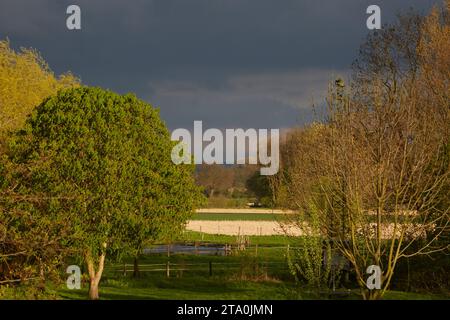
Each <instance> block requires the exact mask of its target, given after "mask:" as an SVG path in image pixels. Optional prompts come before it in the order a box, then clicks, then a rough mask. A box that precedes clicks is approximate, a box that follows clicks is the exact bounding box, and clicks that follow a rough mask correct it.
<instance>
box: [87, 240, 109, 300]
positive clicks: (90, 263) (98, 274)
mask: <svg viewBox="0 0 450 320" xmlns="http://www.w3.org/2000/svg"><path fill="white" fill-rule="evenodd" d="M103 247H104V248H105V249H106V243H105V244H103ZM105 258H106V252H103V253H102V254H101V255H100V257H99V259H98V268H97V270H95V261H94V259H93V257H92V255H91V252H90V251H87V252H86V255H85V259H86V264H87V268H88V273H89V279H90V281H89V299H91V300H98V299H99V291H98V285H99V283H100V280H101V278H102V274H103V268H104V266H105Z"/></svg>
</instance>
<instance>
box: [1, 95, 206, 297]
mask: <svg viewBox="0 0 450 320" xmlns="http://www.w3.org/2000/svg"><path fill="white" fill-rule="evenodd" d="M173 145H174V143H173V142H172V141H170V135H169V132H168V130H167V129H166V127H165V125H164V123H163V122H162V121H161V119H160V117H159V112H158V111H157V110H156V109H154V108H152V107H151V106H150V105H148V104H147V103H145V102H143V101H141V100H139V99H137V98H136V97H135V96H134V95H131V94H128V95H124V96H121V95H118V94H115V93H112V92H110V91H105V90H102V89H99V88H86V87H83V88H77V89H69V90H65V91H60V92H58V94H57V95H56V96H54V97H51V98H49V99H46V100H45V101H44V102H43V103H42V104H41V105H40V106H39V107H38V108H37V109H36V111H35V112H33V114H32V116H31V117H30V118H29V119H28V121H27V123H26V127H25V129H24V130H22V131H21V132H19V133H18V134H17V135H16V136H15V138H14V139H13V140H12V143H11V149H10V153H11V160H12V162H13V163H14V165H15V166H22V167H26V170H27V171H28V172H27V173H26V174H24V175H22V176H21V178H20V179H19V182H18V183H19V184H20V186H19V187H18V188H17V189H22V190H23V191H22V193H24V194H26V195H27V196H30V195H31V194H32V195H40V196H41V198H44V199H47V200H46V203H47V205H46V206H45V207H46V210H47V211H46V213H43V212H42V211H40V210H39V207H37V208H34V210H35V211H38V214H37V215H36V217H38V216H39V217H44V216H48V215H50V216H53V217H54V220H55V221H58V220H59V219H60V217H64V220H65V221H67V222H69V224H70V237H67V238H65V239H64V241H65V245H66V246H70V248H72V249H73V250H74V252H76V253H78V254H79V255H81V256H82V258H83V259H84V261H85V263H86V265H87V270H88V273H89V278H90V291H89V296H90V298H91V299H98V297H99V294H98V286H99V282H100V279H101V276H102V272H103V268H104V263H105V259H106V256H107V254H109V253H121V252H125V251H128V252H130V251H131V252H132V253H136V250H139V249H141V247H142V245H143V243H144V242H145V241H147V240H149V241H151V240H157V239H163V238H167V237H169V236H172V235H174V234H176V233H177V232H179V231H181V230H182V228H183V227H184V225H185V223H186V220H187V219H188V217H189V216H190V215H191V213H192V212H193V209H194V207H195V206H196V205H197V203H198V202H199V201H200V199H201V193H200V191H199V189H198V187H196V186H195V183H194V180H193V177H192V175H193V166H186V165H179V166H177V165H174V164H173V163H172V161H171V157H170V154H171V149H172V147H173ZM42 196H44V197H42Z"/></svg>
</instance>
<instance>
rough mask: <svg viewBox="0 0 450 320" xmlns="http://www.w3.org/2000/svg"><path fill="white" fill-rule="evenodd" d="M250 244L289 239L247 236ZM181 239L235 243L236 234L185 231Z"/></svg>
mask: <svg viewBox="0 0 450 320" xmlns="http://www.w3.org/2000/svg"><path fill="white" fill-rule="evenodd" d="M248 239H249V241H250V245H256V244H258V245H265V246H284V247H286V246H287V245H288V244H289V239H288V238H287V237H286V236H284V235H277V236H249V237H248ZM181 240H182V241H202V242H210V243H222V244H236V241H237V237H236V236H228V235H221V234H207V233H201V232H196V231H185V232H184V234H183V236H182V238H181Z"/></svg>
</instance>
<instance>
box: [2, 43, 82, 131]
mask: <svg viewBox="0 0 450 320" xmlns="http://www.w3.org/2000/svg"><path fill="white" fill-rule="evenodd" d="M77 86H79V79H77V78H76V77H74V76H73V75H72V74H71V73H65V74H62V75H60V76H55V75H54V74H53V72H52V71H51V70H50V68H49V66H48V65H47V63H46V62H45V61H44V59H43V58H42V57H41V55H40V54H39V53H38V52H37V51H36V50H34V49H25V48H22V49H21V50H20V51H19V52H16V51H14V50H13V49H11V47H10V43H9V41H8V40H3V41H0V138H1V136H2V135H3V134H4V133H5V132H6V131H9V130H13V129H17V128H19V127H21V126H22V125H23V124H24V122H25V119H26V117H27V116H28V115H29V114H30V113H31V111H32V110H33V108H34V107H36V106H37V105H39V104H40V103H41V102H42V100H43V99H44V98H46V97H48V96H50V95H53V94H55V93H56V92H57V91H58V90H59V89H63V88H69V87H77Z"/></svg>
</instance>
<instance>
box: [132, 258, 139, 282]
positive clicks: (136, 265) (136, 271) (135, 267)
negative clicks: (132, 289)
mask: <svg viewBox="0 0 450 320" xmlns="http://www.w3.org/2000/svg"><path fill="white" fill-rule="evenodd" d="M138 262H139V261H138V257H137V256H135V257H134V265H133V277H134V278H138V277H139V263H138Z"/></svg>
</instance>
